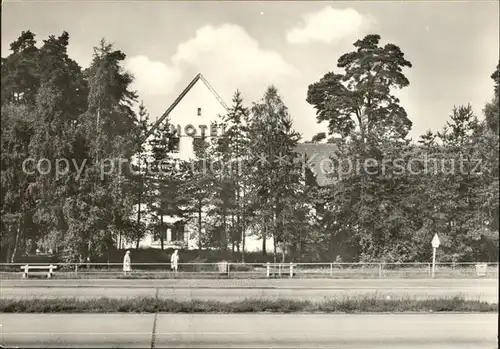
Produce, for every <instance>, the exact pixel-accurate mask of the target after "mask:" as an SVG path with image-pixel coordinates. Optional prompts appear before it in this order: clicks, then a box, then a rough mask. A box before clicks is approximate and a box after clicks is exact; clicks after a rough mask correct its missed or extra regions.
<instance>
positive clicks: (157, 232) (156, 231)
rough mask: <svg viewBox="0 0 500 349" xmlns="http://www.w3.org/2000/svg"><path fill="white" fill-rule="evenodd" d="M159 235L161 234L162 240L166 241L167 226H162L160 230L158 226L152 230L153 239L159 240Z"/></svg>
mask: <svg viewBox="0 0 500 349" xmlns="http://www.w3.org/2000/svg"><path fill="white" fill-rule="evenodd" d="M160 235H163V241H167V228H166V227H163V230H161V231H160V227H156V229H155V230H154V232H153V241H154V242H157V241H161V238H160Z"/></svg>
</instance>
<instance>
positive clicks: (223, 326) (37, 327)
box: [0, 314, 498, 349]
mask: <svg viewBox="0 0 500 349" xmlns="http://www.w3.org/2000/svg"><path fill="white" fill-rule="evenodd" d="M497 316H498V315H497V314H390V315H389V314H378V315H343V314H342V315H338V314H337V315H326V314H321V315H319V314H295V315H293V316H291V315H274V314H272V315H271V314H225V315H221V314H217V315H207V314H196V315H193V314H159V315H154V314H149V315H147V314H71V315H70V314H66V315H61V314H1V315H0V322H1V324H2V327H1V341H2V344H4V345H6V346H19V347H23V348H26V347H49V345H50V347H80V348H82V347H108V348H110V347H111V348H125V347H128V348H132V347H134V348H153V347H168V348H205V347H213V346H217V347H226V348H228V347H240V348H255V347H273V348H280V347H281V348H282V347H288V348H290V347H296V348H305V347H308V348H310V347H328V348H339V349H340V348H384V349H391V348H394V349H395V348H397V349H403V348H405V349H411V348H415V349H417V348H436V349H437V348H440V349H446V348H450V349H451V348H453V349H461V348H475V349H482V348H485V349H486V348H487V349H493V348H496V347H497V346H496V343H497V325H498V324H497ZM361 330H362V333H360V331H361Z"/></svg>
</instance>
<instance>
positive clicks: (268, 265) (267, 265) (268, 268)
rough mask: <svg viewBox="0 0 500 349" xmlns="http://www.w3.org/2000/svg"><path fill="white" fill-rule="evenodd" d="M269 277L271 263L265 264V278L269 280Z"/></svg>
mask: <svg viewBox="0 0 500 349" xmlns="http://www.w3.org/2000/svg"><path fill="white" fill-rule="evenodd" d="M270 275H271V263H269V262H267V263H266V277H267V278H269V276H270Z"/></svg>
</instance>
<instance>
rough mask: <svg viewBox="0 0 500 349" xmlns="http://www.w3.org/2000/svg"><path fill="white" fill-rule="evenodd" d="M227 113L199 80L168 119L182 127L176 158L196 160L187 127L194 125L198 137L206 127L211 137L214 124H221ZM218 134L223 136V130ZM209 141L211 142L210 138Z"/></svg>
mask: <svg viewBox="0 0 500 349" xmlns="http://www.w3.org/2000/svg"><path fill="white" fill-rule="evenodd" d="M198 108H201V116H198ZM226 113H227V112H226V110H225V108H224V107H223V106H222V105H221V104H220V103H219V101H218V100H217V98H216V97H215V96H214V95H213V94H212V92H211V91H210V90H209V89H208V87H207V86H206V85H205V84H204V83H203V81H201V80H198V81H197V82H196V84H195V85H194V86H193V87H192V88H191V90H189V91H188V93H187V94H186V95H185V96H184V98H183V99H182V100H181V101H180V103H179V104H178V105H177V106H176V107H175V108H174V110H172V111H171V113H170V115H169V117H168V119H169V122H170V124H172V125H174V126H175V127H176V128H177V127H178V125H180V127H181V138H180V144H179V153H178V154H176V155H174V156H175V157H177V158H179V159H183V160H188V159H192V158H194V151H193V139H192V138H191V137H188V136H187V135H186V133H185V127H186V126H188V125H193V126H194V127H195V128H196V135H197V136H201V131H202V128H200V125H203V126H206V127H207V128H206V130H205V135H206V136H210V128H211V124H212V122H217V123H220V122H221V121H222V118H221V117H223V116H224V115H225V114H226ZM218 134H219V135H220V134H222V130H221V129H218ZM207 141H210V138H209V139H207Z"/></svg>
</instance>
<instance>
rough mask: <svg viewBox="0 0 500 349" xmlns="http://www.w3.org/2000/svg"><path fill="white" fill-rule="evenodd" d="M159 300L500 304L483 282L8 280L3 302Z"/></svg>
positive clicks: (490, 283)
mask: <svg viewBox="0 0 500 349" xmlns="http://www.w3.org/2000/svg"><path fill="white" fill-rule="evenodd" d="M157 289H158V296H159V297H161V298H173V299H180V300H186V299H208V300H218V301H234V300H240V299H243V298H256V297H258V298H294V299H309V300H320V299H324V298H332V297H335V298H336V297H345V296H353V297H356V296H361V295H372V296H373V295H378V296H384V297H385V296H391V297H406V296H410V297H412V298H417V299H425V298H435V297H454V296H457V295H460V296H463V297H465V298H467V299H474V300H477V299H479V300H483V301H487V302H491V303H498V282H497V280H492V279H481V280H455V279H438V280H331V279H321V280H302V279H296V280H67V281H64V282H62V281H61V280H5V281H2V285H1V288H0V295H1V297H2V298H16V299H18V298H35V297H36V298H62V297H76V298H81V299H85V298H94V297H110V298H130V297H148V296H149V297H154V296H155V294H156V290H157Z"/></svg>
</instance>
